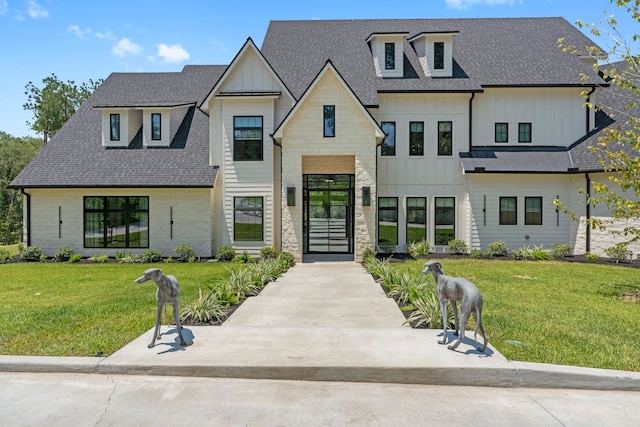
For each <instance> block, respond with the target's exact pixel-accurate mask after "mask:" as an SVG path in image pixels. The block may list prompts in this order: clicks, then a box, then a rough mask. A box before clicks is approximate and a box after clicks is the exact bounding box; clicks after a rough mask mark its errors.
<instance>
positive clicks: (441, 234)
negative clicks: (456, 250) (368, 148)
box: [435, 197, 456, 245]
mask: <svg viewBox="0 0 640 427" xmlns="http://www.w3.org/2000/svg"><path fill="white" fill-rule="evenodd" d="M435 204H436V211H435V214H436V218H435V231H436V235H435V244H436V245H448V244H449V241H450V240H453V239H455V238H456V228H455V223H456V199H455V198H453V197H436V198H435Z"/></svg>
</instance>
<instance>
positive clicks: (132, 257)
mask: <svg viewBox="0 0 640 427" xmlns="http://www.w3.org/2000/svg"><path fill="white" fill-rule="evenodd" d="M120 262H121V263H123V264H137V263H139V262H140V257H139V256H138V255H136V254H134V253H130V254H126V255H125V256H124V257H122V258H120Z"/></svg>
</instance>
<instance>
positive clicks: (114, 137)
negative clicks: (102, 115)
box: [109, 113, 120, 141]
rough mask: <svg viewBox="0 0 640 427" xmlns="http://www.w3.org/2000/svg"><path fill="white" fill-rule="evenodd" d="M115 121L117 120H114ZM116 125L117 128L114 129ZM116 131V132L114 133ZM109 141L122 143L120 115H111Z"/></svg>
mask: <svg viewBox="0 0 640 427" xmlns="http://www.w3.org/2000/svg"><path fill="white" fill-rule="evenodd" d="M114 119H115V120H114ZM114 125H115V128H114ZM114 129H115V132H114ZM109 141H120V114H119V113H111V114H109Z"/></svg>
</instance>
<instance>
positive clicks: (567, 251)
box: [551, 242, 573, 258]
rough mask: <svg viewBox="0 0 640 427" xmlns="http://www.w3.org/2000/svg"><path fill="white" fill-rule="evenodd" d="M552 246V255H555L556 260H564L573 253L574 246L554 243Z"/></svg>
mask: <svg viewBox="0 0 640 427" xmlns="http://www.w3.org/2000/svg"><path fill="white" fill-rule="evenodd" d="M552 246H553V250H552V251H551V255H553V257H554V258H564V257H566V256H569V255H571V253H573V246H571V245H569V244H564V243H556V242H554V243H552Z"/></svg>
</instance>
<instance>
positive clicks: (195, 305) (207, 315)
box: [180, 288, 227, 325]
mask: <svg viewBox="0 0 640 427" xmlns="http://www.w3.org/2000/svg"><path fill="white" fill-rule="evenodd" d="M226 318H227V308H226V307H225V306H224V304H223V303H221V302H220V301H219V300H218V298H217V294H216V293H215V292H212V291H211V290H209V291H208V292H205V293H203V292H202V289H200V288H199V289H198V299H196V300H195V301H193V302H192V303H190V304H187V305H186V306H184V307H183V309H182V313H181V314H180V321H182V322H185V323H191V324H194V325H201V324H210V323H218V322H222V321H224V320H225V319H226Z"/></svg>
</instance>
